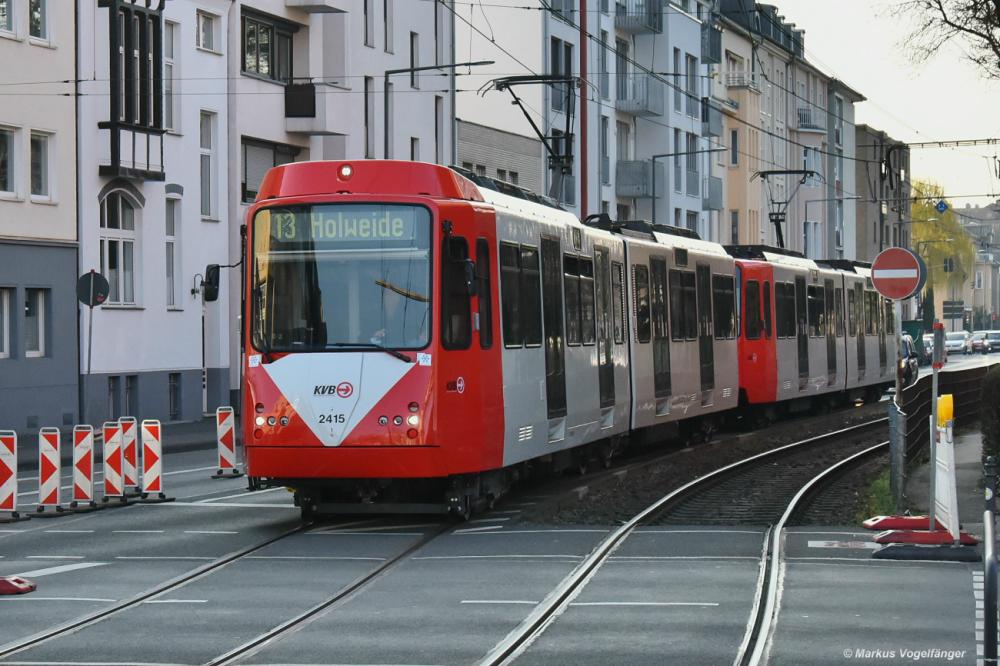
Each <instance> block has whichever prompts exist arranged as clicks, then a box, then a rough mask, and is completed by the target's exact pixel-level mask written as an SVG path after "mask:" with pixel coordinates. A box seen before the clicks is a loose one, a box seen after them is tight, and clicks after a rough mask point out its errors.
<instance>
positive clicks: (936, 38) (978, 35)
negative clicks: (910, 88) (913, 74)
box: [897, 0, 1000, 79]
mask: <svg viewBox="0 0 1000 666" xmlns="http://www.w3.org/2000/svg"><path fill="white" fill-rule="evenodd" d="M897 11H898V12H899V13H901V14H906V15H909V16H913V17H915V18H916V20H917V27H916V28H915V29H914V31H913V32H912V33H911V35H910V39H909V40H907V46H908V47H909V48H910V50H911V52H912V53H913V55H914V56H915V58H916V59H917V60H918V61H921V62H923V61H926V60H927V59H929V58H930V57H931V56H933V55H934V54H935V53H936V52H937V51H938V49H940V48H941V46H943V45H944V44H945V43H946V42H949V41H951V40H953V39H957V40H959V41H960V42H961V48H962V50H963V51H964V52H965V54H966V56H967V57H968V58H969V60H971V61H972V62H974V63H975V64H976V65H978V66H979V68H980V69H981V70H982V71H983V72H984V73H985V74H986V75H987V76H988V77H990V78H994V79H1000V0H905V1H904V2H902V3H901V4H900V5H898V7H897Z"/></svg>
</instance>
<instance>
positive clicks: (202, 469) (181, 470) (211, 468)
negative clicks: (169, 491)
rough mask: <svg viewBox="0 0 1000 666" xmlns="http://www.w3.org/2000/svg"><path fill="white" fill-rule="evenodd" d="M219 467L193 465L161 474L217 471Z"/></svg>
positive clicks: (172, 474)
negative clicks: (189, 467)
mask: <svg viewBox="0 0 1000 666" xmlns="http://www.w3.org/2000/svg"><path fill="white" fill-rule="evenodd" d="M217 469H219V468H218V467H216V466H215V465H209V466H208V467H192V468H191V469H175V470H174V471H172V472H164V473H163V474H161V475H160V476H174V475H176V474H192V473H194V472H207V471H209V470H212V471H215V470H217Z"/></svg>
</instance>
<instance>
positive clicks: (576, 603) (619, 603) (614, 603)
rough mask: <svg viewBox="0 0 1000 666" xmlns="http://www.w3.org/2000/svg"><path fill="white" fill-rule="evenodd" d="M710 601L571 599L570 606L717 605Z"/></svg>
mask: <svg viewBox="0 0 1000 666" xmlns="http://www.w3.org/2000/svg"><path fill="white" fill-rule="evenodd" d="M718 605H719V604H717V603H714V602H710V601H573V602H571V603H570V606H718Z"/></svg>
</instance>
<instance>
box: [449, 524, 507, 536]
mask: <svg viewBox="0 0 1000 666" xmlns="http://www.w3.org/2000/svg"><path fill="white" fill-rule="evenodd" d="M502 529H503V525H487V526H485V527H467V528H465V529H464V530H455V531H454V532H452V534H470V533H474V532H486V531H488V530H502Z"/></svg>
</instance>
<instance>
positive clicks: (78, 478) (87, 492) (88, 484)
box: [69, 425, 98, 513]
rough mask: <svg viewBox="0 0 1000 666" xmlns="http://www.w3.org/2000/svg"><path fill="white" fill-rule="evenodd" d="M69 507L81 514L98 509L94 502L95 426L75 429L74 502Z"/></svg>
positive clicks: (80, 426)
mask: <svg viewBox="0 0 1000 666" xmlns="http://www.w3.org/2000/svg"><path fill="white" fill-rule="evenodd" d="M69 507H70V508H71V509H73V510H74V511H76V512H79V513H83V512H85V511H93V510H94V509H97V508H98V506H97V502H95V501H94V426H89V425H78V426H76V427H74V428H73V500H72V501H71V502H70V503H69Z"/></svg>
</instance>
